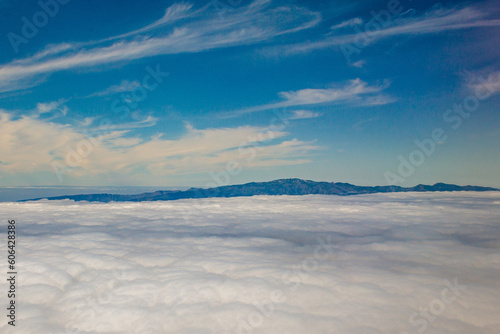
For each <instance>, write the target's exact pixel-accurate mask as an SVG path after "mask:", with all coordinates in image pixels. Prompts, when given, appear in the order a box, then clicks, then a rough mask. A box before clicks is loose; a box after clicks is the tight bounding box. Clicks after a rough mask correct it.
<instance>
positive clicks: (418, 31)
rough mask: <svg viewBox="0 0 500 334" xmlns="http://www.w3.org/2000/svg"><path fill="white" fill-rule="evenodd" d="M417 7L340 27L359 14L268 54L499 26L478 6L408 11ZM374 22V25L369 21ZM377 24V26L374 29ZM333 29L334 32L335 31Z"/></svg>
mask: <svg viewBox="0 0 500 334" xmlns="http://www.w3.org/2000/svg"><path fill="white" fill-rule="evenodd" d="M410 12H411V13H413V12H414V11H406V12H405V13H402V14H400V15H395V16H392V17H390V18H388V19H387V18H383V19H382V18H379V19H375V18H371V20H370V21H368V22H366V24H365V27H364V29H358V30H357V31H355V32H348V30H347V29H342V30H340V29H339V28H347V27H352V26H354V25H361V28H363V26H362V24H363V21H361V19H360V18H353V19H351V20H347V21H343V22H341V23H339V24H337V25H334V26H333V27H332V29H333V32H331V33H329V34H328V36H327V37H324V38H321V39H318V40H313V41H307V42H300V43H294V44H289V45H284V46H277V47H271V48H267V49H264V53H265V54H268V55H271V56H272V55H293V54H300V53H308V52H312V51H315V50H319V49H325V48H331V47H338V46H341V45H345V44H355V43H360V41H361V43H364V44H365V45H368V44H373V43H376V42H378V41H380V40H382V39H385V38H390V37H395V36H402V35H414V36H416V35H424V34H433V33H439V32H444V31H451V30H460V29H470V28H479V27H498V26H500V20H499V19H492V18H490V17H489V15H490V14H489V13H488V12H487V11H486V10H484V9H482V8H480V7H477V6H469V7H465V8H440V7H438V8H432V9H430V10H429V11H427V12H423V13H421V14H420V15H408V14H409V13H410ZM371 21H372V22H373V24H371V26H370V27H369V26H368V25H369V24H370V22H371ZM374 27H377V29H374ZM332 33H333V34H334V35H332Z"/></svg>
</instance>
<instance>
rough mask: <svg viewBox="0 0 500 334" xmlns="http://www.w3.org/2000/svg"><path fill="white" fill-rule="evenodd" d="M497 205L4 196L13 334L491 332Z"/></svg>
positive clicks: (486, 196)
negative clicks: (12, 247)
mask: <svg viewBox="0 0 500 334" xmlns="http://www.w3.org/2000/svg"><path fill="white" fill-rule="evenodd" d="M499 204H500V196H499V194H498V193H424V194H423V193H405V194H402V193H400V194H376V195H363V196H351V197H338V196H304V197H288V196H280V197H268V196H259V197H252V198H230V199H207V200H203V202H200V203H199V202H198V201H196V200H182V201H174V202H150V203H109V204H95V203H94V204H89V203H79V204H75V203H74V202H71V201H60V202H46V201H41V202H31V203H0V211H1V212H2V214H3V215H4V216H5V217H9V219H13V218H15V219H16V221H17V224H18V233H19V239H20V240H22V242H21V243H20V245H19V247H20V248H19V252H20V254H21V255H22V256H20V257H19V263H18V272H19V273H20V275H19V282H18V283H19V285H18V287H17V288H18V291H19V294H18V298H17V307H18V315H19V318H18V319H17V323H16V331H17V332H19V333H23V334H39V333H51V332H52V333H66V329H68V332H71V333H75V332H76V331H78V332H79V333H103V334H104V333H106V334H132V333H137V334H138V333H141V334H142V333H213V334H216V333H217V334H218V333H247V332H248V331H244V330H240V331H239V330H238V326H241V321H246V322H248V321H249V319H250V321H252V323H253V324H256V325H260V326H256V327H254V328H252V331H251V332H253V333H263V334H275V333H277V332H282V333H288V334H296V333H301V334H302V333H311V334H319V333H331V332H336V333H349V334H366V333H371V334H386V333H398V334H400V333H410V334H413V333H419V330H421V331H423V330H422V328H423V327H422V326H423V325H424V324H425V325H426V330H425V333H429V334H452V333H453V334H456V333H468V334H497V333H498V332H499V330H500V319H499V318H498V311H497V309H498V308H497V305H498V299H499V298H500V289H499V283H498V274H499V272H500V244H499V242H498V240H499V239H500V229H499V228H498V222H499V221H500V216H499V212H500V211H499V210H498V206H499ZM186 214H188V216H187V217H188V219H184V218H183V217H185V215H186ZM21 238H22V239H21ZM318 240H322V242H323V243H324V244H325V247H327V248H321V247H320V248H319V249H318V246H319V241H318ZM325 249H329V250H330V251H331V254H329V253H327V251H326V250H325ZM0 251H2V252H3V253H6V243H5V242H4V243H0ZM315 254H317V255H318V256H317V257H315ZM316 259H317V260H316ZM313 260H316V262H314V261H313ZM303 268H310V269H307V270H306V269H303ZM455 278H456V279H457V283H458V284H459V285H466V287H467V288H466V289H459V290H458V293H460V295H458V296H456V295H454V294H453V292H451V291H450V290H447V291H446V293H445V297H448V298H452V297H454V298H455V301H452V302H450V303H446V304H444V305H445V308H444V310H442V311H441V310H440V308H439V306H440V304H439V301H440V300H441V298H442V291H443V289H444V288H446V283H445V282H444V281H445V280H448V281H449V282H453V283H454V280H455ZM0 290H1V291H7V290H8V289H7V281H6V280H5V279H3V280H1V281H0ZM273 291H274V293H276V292H278V291H280V292H281V293H282V294H281V298H280V299H279V302H277V303H274V305H272V304H269V303H268V301H269V300H270V298H271V296H272V295H273ZM262 304H264V308H265V309H264V311H259V308H261V307H262ZM431 307H432V310H437V311H440V314H439V315H434V314H433V313H432V312H431ZM424 308H425V309H424ZM266 310H267V311H266ZM423 311H427V312H429V315H430V317H429V318H430V319H432V320H426V318H425V316H423V315H421V314H420V313H421V312H423ZM260 312H264V313H265V315H262V313H260ZM414 314H416V316H413V315H414ZM412 316H413V321H412V322H410V317H412ZM0 331H2V332H7V331H8V325H7V324H6V321H2V322H1V323H0Z"/></svg>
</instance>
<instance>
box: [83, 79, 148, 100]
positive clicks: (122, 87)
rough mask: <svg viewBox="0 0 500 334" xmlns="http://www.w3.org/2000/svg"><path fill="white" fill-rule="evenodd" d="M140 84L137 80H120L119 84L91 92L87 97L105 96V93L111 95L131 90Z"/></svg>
mask: <svg viewBox="0 0 500 334" xmlns="http://www.w3.org/2000/svg"><path fill="white" fill-rule="evenodd" d="M140 86H141V84H140V82H139V81H128V80H122V82H120V84H119V85H113V86H111V87H108V88H106V89H105V90H103V91H100V92H97V93H93V94H91V95H89V96H88V97H91V96H107V95H113V94H118V93H124V92H132V91H134V90H136V89H137V88H138V87H140Z"/></svg>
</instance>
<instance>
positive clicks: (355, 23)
mask: <svg viewBox="0 0 500 334" xmlns="http://www.w3.org/2000/svg"><path fill="white" fill-rule="evenodd" d="M360 24H363V19H361V18H359V17H355V18H352V19H349V20H346V21H343V22H341V23H339V24H336V25H334V26H332V27H331V28H330V29H331V30H337V29H341V28H346V27H353V26H358V25H360Z"/></svg>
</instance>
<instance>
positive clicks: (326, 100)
mask: <svg viewBox="0 0 500 334" xmlns="http://www.w3.org/2000/svg"><path fill="white" fill-rule="evenodd" d="M387 87H389V82H385V83H384V84H383V85H373V86H370V85H369V84H367V83H366V82H364V81H363V80H361V79H359V78H357V79H354V80H348V81H347V82H346V83H345V84H343V85H336V87H332V88H326V89H316V88H314V89H313V88H308V89H301V90H297V91H289V92H281V93H279V96H280V97H281V98H282V99H283V101H282V102H276V103H269V104H264V105H260V106H256V107H250V108H245V109H240V110H236V111H233V112H230V113H228V114H225V115H223V117H235V116H239V115H243V114H247V113H252V112H257V111H264V110H271V109H282V108H289V107H297V106H310V105H320V104H339V103H343V104H354V105H364V106H373V105H383V104H388V103H392V102H394V101H395V99H394V98H391V97H389V96H386V95H384V94H382V93H381V92H382V91H383V90H385V89H386V88H387Z"/></svg>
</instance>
